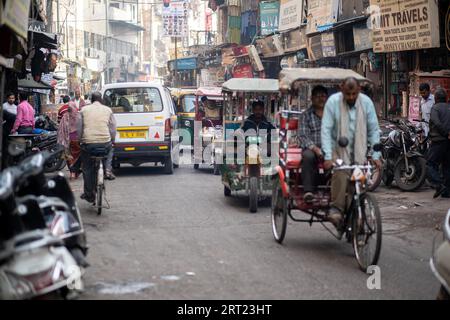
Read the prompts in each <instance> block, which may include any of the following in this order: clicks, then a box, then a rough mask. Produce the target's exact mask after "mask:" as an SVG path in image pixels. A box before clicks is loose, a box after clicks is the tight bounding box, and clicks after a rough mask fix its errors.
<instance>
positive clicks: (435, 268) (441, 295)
mask: <svg viewBox="0 0 450 320" xmlns="http://www.w3.org/2000/svg"><path fill="white" fill-rule="evenodd" d="M443 229H444V241H443V242H442V243H441V244H440V245H439V247H437V249H436V246H435V245H436V239H435V245H433V254H432V256H431V259H430V267H431V271H432V272H433V274H434V275H435V276H436V278H437V279H438V281H439V282H440V283H441V287H440V289H439V292H438V295H437V300H450V210H449V211H448V212H447V215H446V217H445V220H444V225H443Z"/></svg>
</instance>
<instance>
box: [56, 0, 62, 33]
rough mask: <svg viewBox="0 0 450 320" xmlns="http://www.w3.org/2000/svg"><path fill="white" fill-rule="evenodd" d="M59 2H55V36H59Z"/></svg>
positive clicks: (57, 0)
mask: <svg viewBox="0 0 450 320" xmlns="http://www.w3.org/2000/svg"><path fill="white" fill-rule="evenodd" d="M59 23H60V20H59V0H56V34H57V35H58V37H59V35H60V34H61V30H60V28H59Z"/></svg>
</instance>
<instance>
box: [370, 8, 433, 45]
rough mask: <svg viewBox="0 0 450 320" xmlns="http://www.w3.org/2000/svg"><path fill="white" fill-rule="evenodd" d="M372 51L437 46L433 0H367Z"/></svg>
mask: <svg viewBox="0 0 450 320" xmlns="http://www.w3.org/2000/svg"><path fill="white" fill-rule="evenodd" d="M370 4H371V17H370V20H371V25H372V29H373V51H374V52H397V51H407V50H418V49H426V48H434V47H439V12H438V5H437V3H436V2H435V0H422V1H417V0H403V1H392V0H370Z"/></svg>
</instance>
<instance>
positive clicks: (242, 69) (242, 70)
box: [233, 64, 253, 78]
mask: <svg viewBox="0 0 450 320" xmlns="http://www.w3.org/2000/svg"><path fill="white" fill-rule="evenodd" d="M233 78H253V69H252V65H251V64H242V65H238V66H235V67H234V68H233Z"/></svg>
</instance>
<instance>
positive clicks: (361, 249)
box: [352, 194, 382, 272]
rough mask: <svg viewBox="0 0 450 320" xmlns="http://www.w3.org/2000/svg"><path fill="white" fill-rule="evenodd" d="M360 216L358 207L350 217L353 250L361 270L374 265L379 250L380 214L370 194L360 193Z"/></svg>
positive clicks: (378, 255)
mask: <svg viewBox="0 0 450 320" xmlns="http://www.w3.org/2000/svg"><path fill="white" fill-rule="evenodd" d="M360 201H361V204H360V205H361V213H362V214H361V218H360V217H359V215H358V207H356V208H355V212H354V213H353V218H352V230H353V250H354V252H355V257H356V260H357V261H358V264H359V267H360V269H361V270H362V271H364V272H366V271H367V268H368V267H369V266H371V265H376V264H377V262H378V258H379V257H380V251H381V233H382V229H381V214H380V208H379V207H378V203H377V201H376V200H375V198H374V197H373V196H372V195H371V194H364V195H361V200H360Z"/></svg>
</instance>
